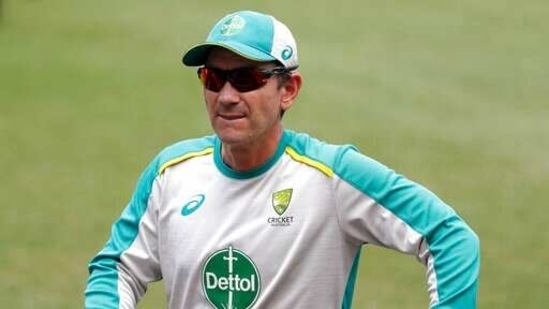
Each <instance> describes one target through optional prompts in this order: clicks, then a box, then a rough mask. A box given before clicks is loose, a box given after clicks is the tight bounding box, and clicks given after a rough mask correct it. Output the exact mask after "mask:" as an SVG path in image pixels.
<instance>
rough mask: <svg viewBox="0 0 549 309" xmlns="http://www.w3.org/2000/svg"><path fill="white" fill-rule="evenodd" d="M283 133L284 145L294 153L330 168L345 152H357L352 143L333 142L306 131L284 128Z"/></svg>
mask: <svg viewBox="0 0 549 309" xmlns="http://www.w3.org/2000/svg"><path fill="white" fill-rule="evenodd" d="M285 135H286V137H285V138H286V144H287V146H286V147H290V148H291V149H292V150H294V151H295V152H296V153H298V154H300V155H302V156H305V157H307V158H310V159H312V160H315V161H319V162H321V163H323V164H325V165H327V166H329V167H332V168H333V167H334V166H335V165H337V163H338V161H340V160H341V157H342V156H343V155H344V154H345V153H346V152H348V151H353V152H358V149H357V147H355V146H354V145H352V144H334V143H330V142H327V141H325V140H322V139H319V138H316V137H313V136H311V135H309V134H308V133H302V132H295V131H291V130H286V132H285Z"/></svg>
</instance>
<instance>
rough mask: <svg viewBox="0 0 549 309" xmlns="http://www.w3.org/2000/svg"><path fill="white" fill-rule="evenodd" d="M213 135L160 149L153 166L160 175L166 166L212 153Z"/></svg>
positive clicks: (183, 141) (179, 142) (181, 141)
mask: <svg viewBox="0 0 549 309" xmlns="http://www.w3.org/2000/svg"><path fill="white" fill-rule="evenodd" d="M215 139H216V137H215V135H208V136H203V137H198V138H191V139H185V140H180V141H178V142H176V143H174V144H171V145H169V146H167V147H165V148H164V149H162V150H161V151H160V152H159V153H158V155H157V156H156V157H155V159H154V161H155V163H156V164H155V165H156V166H157V168H158V172H159V173H161V172H162V171H163V170H164V169H165V168H166V167H167V166H170V165H173V164H176V163H178V162H182V161H185V160H187V159H190V158H192V157H197V156H202V155H208V154H211V153H213V148H214V145H215Z"/></svg>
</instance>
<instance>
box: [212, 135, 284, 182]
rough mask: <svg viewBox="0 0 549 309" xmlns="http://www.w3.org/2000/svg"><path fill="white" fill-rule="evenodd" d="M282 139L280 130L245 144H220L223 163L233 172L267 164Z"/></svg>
mask: <svg viewBox="0 0 549 309" xmlns="http://www.w3.org/2000/svg"><path fill="white" fill-rule="evenodd" d="M281 139H282V128H280V129H279V130H273V133H271V134H270V135H265V136H263V137H261V138H260V139H259V140H257V141H254V142H252V143H246V144H227V143H223V142H222V144H221V157H222V158H223V162H225V164H227V165H228V166H229V167H230V168H232V169H233V170H235V171H240V172H243V171H249V170H252V169H254V168H257V167H259V166H261V165H263V164H264V163H265V162H267V161H268V160H269V159H270V158H271V157H272V156H273V155H274V153H275V152H276V149H277V148H278V144H279V143H280V140H281Z"/></svg>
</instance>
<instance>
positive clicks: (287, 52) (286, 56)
mask: <svg viewBox="0 0 549 309" xmlns="http://www.w3.org/2000/svg"><path fill="white" fill-rule="evenodd" d="M293 54H294V49H293V48H292V47H291V46H290V45H286V48H284V49H283V50H282V53H280V56H281V57H282V59H284V60H288V59H290V58H291V57H292V55H293Z"/></svg>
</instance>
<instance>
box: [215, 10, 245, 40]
mask: <svg viewBox="0 0 549 309" xmlns="http://www.w3.org/2000/svg"><path fill="white" fill-rule="evenodd" d="M244 26H246V20H244V18H242V17H240V16H238V15H234V16H231V17H229V19H227V21H225V22H224V23H223V25H222V26H221V29H220V33H221V35H226V36H230V35H235V34H237V33H240V31H242V29H244Z"/></svg>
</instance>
